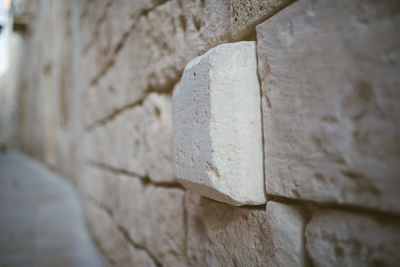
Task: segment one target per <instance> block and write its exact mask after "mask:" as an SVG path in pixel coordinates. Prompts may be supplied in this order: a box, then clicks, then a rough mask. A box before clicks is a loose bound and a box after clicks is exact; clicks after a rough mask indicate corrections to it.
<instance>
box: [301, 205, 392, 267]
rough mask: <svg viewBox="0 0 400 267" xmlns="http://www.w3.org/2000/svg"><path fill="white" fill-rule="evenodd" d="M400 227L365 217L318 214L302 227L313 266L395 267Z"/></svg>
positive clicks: (333, 213) (346, 214) (335, 212)
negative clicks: (304, 229)
mask: <svg viewBox="0 0 400 267" xmlns="http://www.w3.org/2000/svg"><path fill="white" fill-rule="evenodd" d="M399 246H400V224H399V223H398V222H397V224H396V223H393V222H390V221H385V220H378V218H374V217H369V216H365V215H358V214H351V213H348V212H340V211H320V212H316V214H314V216H313V218H312V219H311V221H310V223H309V224H308V225H307V227H306V247H307V250H308V253H309V255H310V257H311V260H312V261H313V263H314V266H316V267H319V266H397V265H398V263H399V261H400V255H399V253H398V248H399Z"/></svg>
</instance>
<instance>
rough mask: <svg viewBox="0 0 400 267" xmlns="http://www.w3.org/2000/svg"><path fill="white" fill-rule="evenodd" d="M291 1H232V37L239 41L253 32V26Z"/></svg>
mask: <svg viewBox="0 0 400 267" xmlns="http://www.w3.org/2000/svg"><path fill="white" fill-rule="evenodd" d="M290 2H292V0H232V1H231V25H232V26H231V27H232V37H233V38H234V39H235V40H240V38H242V37H243V36H245V35H247V34H250V33H252V32H254V30H255V26H256V25H257V24H258V23H260V22H261V21H263V20H265V19H267V18H268V17H270V16H272V15H273V14H275V13H276V12H278V11H279V10H280V9H282V8H283V7H284V6H286V5H288V4H289V3H290Z"/></svg>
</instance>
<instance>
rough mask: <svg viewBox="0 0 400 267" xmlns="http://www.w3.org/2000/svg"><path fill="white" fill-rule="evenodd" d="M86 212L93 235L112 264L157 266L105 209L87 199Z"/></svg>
mask: <svg viewBox="0 0 400 267" xmlns="http://www.w3.org/2000/svg"><path fill="white" fill-rule="evenodd" d="M85 212H86V217H87V222H88V224H89V229H90V231H91V233H92V236H93V237H94V239H95V240H96V242H97V244H98V246H99V248H100V249H101V250H102V251H103V253H104V254H105V255H107V256H106V257H107V260H108V261H109V263H110V264H112V265H116V266H157V265H156V264H155V263H154V261H153V260H152V259H151V257H150V256H149V255H148V253H147V252H146V251H145V250H142V249H140V248H135V247H134V246H133V245H132V244H131V243H130V242H129V241H128V239H127V238H126V237H125V236H124V234H123V233H122V232H121V231H120V230H119V229H118V226H117V225H115V222H114V221H113V220H112V218H111V217H110V215H109V214H107V212H106V211H105V210H103V209H101V208H99V207H98V206H96V205H95V204H93V203H91V202H90V201H86V205H85Z"/></svg>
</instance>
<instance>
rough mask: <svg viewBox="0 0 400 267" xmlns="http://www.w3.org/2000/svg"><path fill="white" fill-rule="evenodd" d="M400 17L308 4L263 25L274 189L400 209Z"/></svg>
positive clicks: (269, 179) (353, 4)
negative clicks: (398, 29)
mask: <svg viewBox="0 0 400 267" xmlns="http://www.w3.org/2000/svg"><path fill="white" fill-rule="evenodd" d="M399 14H400V5H399V2H397V1H380V2H375V1H308V0H304V1H298V2H295V3H293V4H292V5H290V6H289V7H287V8H285V9H284V10H283V11H281V12H280V13H278V14H277V15H275V16H273V17H272V18H270V19H269V20H267V21H266V22H264V23H262V24H261V25H259V26H257V40H258V43H257V49H258V57H259V75H260V79H261V82H262V108H263V120H264V139H265V173H266V190H267V193H268V194H272V195H279V196H285V197H290V198H297V199H309V200H315V201H323V202H325V201H327V202H338V203H346V204H354V205H361V206H368V207H374V208H379V209H382V210H387V211H394V212H399V211H400V197H399V196H400V165H399V162H400V150H399V148H400V143H399V140H400V124H399V123H398V120H399V118H400V109H399V104H398V103H399V100H400V91H399V90H398V88H399V86H400V76H399V75H398V73H399V70H400V59H399V55H400V53H399V51H400V37H399V36H400V35H398V34H396V32H397V28H398V25H399V23H400V16H399Z"/></svg>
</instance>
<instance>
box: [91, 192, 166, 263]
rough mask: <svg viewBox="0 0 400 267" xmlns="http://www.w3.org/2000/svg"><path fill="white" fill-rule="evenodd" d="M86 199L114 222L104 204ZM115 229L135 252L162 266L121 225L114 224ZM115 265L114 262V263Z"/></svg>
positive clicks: (112, 214) (111, 214) (112, 216)
mask: <svg viewBox="0 0 400 267" xmlns="http://www.w3.org/2000/svg"><path fill="white" fill-rule="evenodd" d="M85 198H86V199H87V201H89V202H91V203H92V204H94V205H95V206H96V207H97V208H99V209H101V210H103V211H104V212H105V213H107V215H108V216H109V217H110V218H111V221H112V222H115V221H114V213H113V212H111V213H110V212H109V211H110V209H109V208H108V207H106V206H105V205H104V204H102V203H100V202H99V201H97V200H95V199H94V198H93V197H90V196H86V197H85ZM116 226H117V227H116V228H117V229H118V231H119V232H120V233H121V234H122V236H123V237H124V239H125V240H126V241H127V242H128V243H129V244H130V245H131V246H133V247H134V248H135V249H137V250H142V251H144V252H145V253H146V254H147V255H148V256H149V258H150V259H151V260H152V261H153V262H154V264H155V265H156V266H162V264H161V263H160V261H159V260H158V259H157V258H156V257H155V256H154V255H153V253H151V252H150V250H148V249H147V248H146V247H145V246H143V245H141V244H138V243H136V242H135V241H134V240H133V239H132V238H131V236H130V234H129V232H128V230H126V229H125V228H124V227H123V226H122V225H120V224H116ZM107 260H109V261H114V260H112V259H108V258H107ZM114 263H115V261H114Z"/></svg>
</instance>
